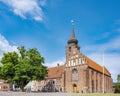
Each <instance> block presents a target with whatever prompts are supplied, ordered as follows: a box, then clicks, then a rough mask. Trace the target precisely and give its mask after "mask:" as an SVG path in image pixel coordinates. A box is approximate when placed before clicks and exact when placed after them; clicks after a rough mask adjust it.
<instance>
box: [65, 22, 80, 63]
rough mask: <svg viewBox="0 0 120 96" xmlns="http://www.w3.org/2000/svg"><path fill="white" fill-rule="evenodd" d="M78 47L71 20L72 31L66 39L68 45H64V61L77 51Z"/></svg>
mask: <svg viewBox="0 0 120 96" xmlns="http://www.w3.org/2000/svg"><path fill="white" fill-rule="evenodd" d="M79 50H80V47H79V46H78V40H77V39H76V38H75V32H74V21H72V32H71V37H70V39H69V40H68V45H67V47H66V61H67V60H68V59H69V58H70V57H71V56H74V55H76V54H77V53H79Z"/></svg>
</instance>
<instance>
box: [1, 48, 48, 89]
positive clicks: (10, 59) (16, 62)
mask: <svg viewBox="0 0 120 96" xmlns="http://www.w3.org/2000/svg"><path fill="white" fill-rule="evenodd" d="M18 51H19V53H17V52H8V53H4V54H3V57H2V60H1V63H2V66H0V77H1V79H4V80H6V82H8V83H10V84H16V85H18V86H19V87H20V88H21V90H22V91H24V87H25V85H26V84H27V83H28V82H29V81H32V80H38V81H39V80H43V79H45V77H46V75H47V67H45V66H44V65H43V63H44V58H43V57H42V56H41V55H40V53H39V52H38V50H37V49H36V48H32V49H28V50H26V49H25V47H24V46H21V47H18Z"/></svg>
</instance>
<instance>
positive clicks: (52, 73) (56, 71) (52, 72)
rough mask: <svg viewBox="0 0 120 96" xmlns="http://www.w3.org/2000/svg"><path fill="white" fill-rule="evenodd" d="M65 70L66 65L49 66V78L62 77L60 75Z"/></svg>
mask: <svg viewBox="0 0 120 96" xmlns="http://www.w3.org/2000/svg"><path fill="white" fill-rule="evenodd" d="M63 71H64V65H62V66H56V67H52V68H48V76H47V78H49V79H52V78H60V77H62V73H63Z"/></svg>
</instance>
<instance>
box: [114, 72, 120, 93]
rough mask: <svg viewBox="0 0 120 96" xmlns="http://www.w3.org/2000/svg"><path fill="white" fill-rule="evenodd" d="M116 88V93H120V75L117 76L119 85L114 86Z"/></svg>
mask: <svg viewBox="0 0 120 96" xmlns="http://www.w3.org/2000/svg"><path fill="white" fill-rule="evenodd" d="M114 88H115V93H120V74H118V76H117V83H116V84H115V86H114Z"/></svg>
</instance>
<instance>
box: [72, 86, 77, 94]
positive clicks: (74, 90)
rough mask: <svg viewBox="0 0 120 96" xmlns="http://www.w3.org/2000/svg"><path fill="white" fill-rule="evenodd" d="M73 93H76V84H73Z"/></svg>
mask: <svg viewBox="0 0 120 96" xmlns="http://www.w3.org/2000/svg"><path fill="white" fill-rule="evenodd" d="M73 92H75V93H76V92H77V85H76V84H73Z"/></svg>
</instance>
